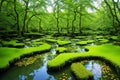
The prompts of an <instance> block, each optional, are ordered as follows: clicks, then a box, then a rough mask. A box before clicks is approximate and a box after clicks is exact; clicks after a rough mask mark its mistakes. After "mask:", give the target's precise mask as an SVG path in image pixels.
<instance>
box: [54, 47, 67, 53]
mask: <svg viewBox="0 0 120 80" xmlns="http://www.w3.org/2000/svg"><path fill="white" fill-rule="evenodd" d="M56 51H57V52H58V53H62V52H66V51H67V48H65V47H58V48H56Z"/></svg>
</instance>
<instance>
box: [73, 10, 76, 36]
mask: <svg viewBox="0 0 120 80" xmlns="http://www.w3.org/2000/svg"><path fill="white" fill-rule="evenodd" d="M75 20H76V10H74V18H73V20H72V34H74V32H75V25H74V22H75Z"/></svg>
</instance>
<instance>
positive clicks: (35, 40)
mask: <svg viewBox="0 0 120 80" xmlns="http://www.w3.org/2000/svg"><path fill="white" fill-rule="evenodd" d="M32 41H33V42H39V41H41V39H40V38H38V39H34V40H32Z"/></svg>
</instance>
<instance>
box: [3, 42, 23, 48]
mask: <svg viewBox="0 0 120 80" xmlns="http://www.w3.org/2000/svg"><path fill="white" fill-rule="evenodd" d="M2 45H3V46H8V47H24V43H18V41H17V40H11V41H2Z"/></svg>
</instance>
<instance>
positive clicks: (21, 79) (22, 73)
mask: <svg viewBox="0 0 120 80" xmlns="http://www.w3.org/2000/svg"><path fill="white" fill-rule="evenodd" d="M89 45H90V46H94V45H95V44H94V43H91V44H89ZM31 46H34V47H35V46H36V45H32V44H31V43H30V44H28V45H25V48H29V47H31ZM38 46H39V45H38ZM57 47H59V45H58V44H56V43H55V44H52V48H51V50H50V51H49V52H48V53H44V54H41V55H39V59H37V60H36V61H35V62H34V63H33V64H30V65H28V66H21V67H18V66H13V67H11V68H10V69H9V70H8V71H7V72H5V73H3V74H2V75H1V76H0V80H75V79H74V77H73V75H72V74H71V70H70V66H68V67H65V68H64V69H63V70H61V71H55V72H48V70H47V62H48V61H49V60H51V59H53V58H54V57H55V56H56V50H55V48H57ZM64 47H67V52H85V48H84V47H83V46H78V45H76V44H75V42H73V43H72V44H71V45H68V46H64ZM82 63H83V64H84V65H85V67H86V68H87V69H88V70H89V71H91V72H92V73H93V74H94V80H113V79H112V76H114V79H116V80H119V78H118V77H117V75H116V74H115V73H114V71H112V70H111V69H110V68H109V66H107V65H105V64H104V63H102V62H99V61H93V60H91V61H85V62H84V61H83V62H82ZM107 68H108V69H110V70H106V69H107ZM105 71H108V72H109V73H107V72H105Z"/></svg>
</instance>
